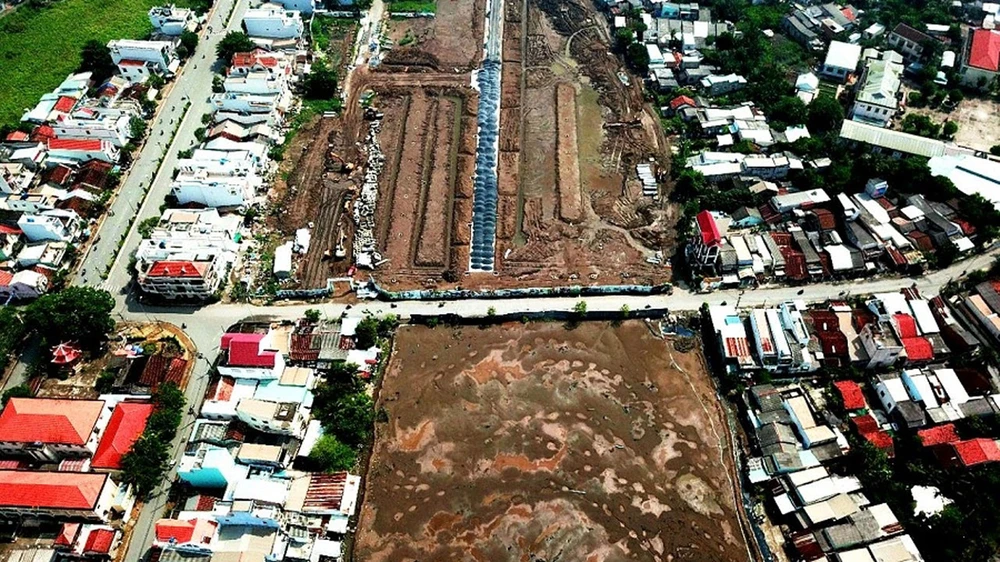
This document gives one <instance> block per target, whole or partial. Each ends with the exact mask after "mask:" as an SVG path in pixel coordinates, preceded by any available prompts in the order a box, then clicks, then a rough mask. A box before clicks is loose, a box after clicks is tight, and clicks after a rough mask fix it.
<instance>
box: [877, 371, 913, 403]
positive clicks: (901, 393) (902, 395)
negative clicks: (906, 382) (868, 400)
mask: <svg viewBox="0 0 1000 562" xmlns="http://www.w3.org/2000/svg"><path fill="white" fill-rule="evenodd" d="M880 382H881V383H882V385H883V386H885V389H886V391H888V393H889V397H890V398H892V400H893V401H894V402H905V401H907V400H909V399H910V395H909V394H907V393H906V387H905V386H903V380H902V379H900V378H899V377H886V378H884V379H882V380H881V381H880Z"/></svg>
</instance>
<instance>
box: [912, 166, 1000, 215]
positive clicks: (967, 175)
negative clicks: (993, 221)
mask: <svg viewBox="0 0 1000 562" xmlns="http://www.w3.org/2000/svg"><path fill="white" fill-rule="evenodd" d="M927 167H928V168H930V170H931V174H932V175H935V176H944V177H946V178H948V179H950V180H951V181H952V183H954V184H955V187H956V188H958V190H959V191H961V192H962V193H964V194H966V195H972V194H974V193H978V194H979V195H981V196H983V197H984V198H985V199H986V200H987V201H989V202H991V203H993V206H994V207H996V208H997V209H1000V162H994V161H992V160H987V159H985V158H976V157H975V156H972V155H968V154H958V155H951V156H943V155H936V156H935V157H934V158H931V159H930V161H929V162H928V163H927Z"/></svg>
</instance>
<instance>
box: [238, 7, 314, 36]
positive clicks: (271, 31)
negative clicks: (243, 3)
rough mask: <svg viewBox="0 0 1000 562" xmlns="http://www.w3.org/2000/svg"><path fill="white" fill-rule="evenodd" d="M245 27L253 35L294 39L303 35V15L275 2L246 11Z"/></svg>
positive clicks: (244, 17)
mask: <svg viewBox="0 0 1000 562" xmlns="http://www.w3.org/2000/svg"><path fill="white" fill-rule="evenodd" d="M243 27H244V28H246V30H247V34H248V35H250V36H251V37H263V38H266V39H293V38H299V37H302V30H303V25H302V16H301V15H300V14H299V12H296V11H292V10H286V9H284V8H282V7H279V6H276V5H274V4H264V5H262V6H261V7H260V8H256V9H251V10H247V11H246V15H244V16H243Z"/></svg>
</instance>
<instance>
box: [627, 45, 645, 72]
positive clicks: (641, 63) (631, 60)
mask: <svg viewBox="0 0 1000 562" xmlns="http://www.w3.org/2000/svg"><path fill="white" fill-rule="evenodd" d="M625 62H626V63H628V66H629V68H631V69H632V70H633V71H634V72H636V73H637V74H642V75H645V74H646V73H647V72H649V51H647V50H646V46H645V45H643V44H641V43H632V44H631V45H629V46H628V48H627V49H626V50H625Z"/></svg>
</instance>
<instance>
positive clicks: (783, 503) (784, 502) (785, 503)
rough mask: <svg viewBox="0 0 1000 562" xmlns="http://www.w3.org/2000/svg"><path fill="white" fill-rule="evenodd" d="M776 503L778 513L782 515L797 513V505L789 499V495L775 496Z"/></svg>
mask: <svg viewBox="0 0 1000 562" xmlns="http://www.w3.org/2000/svg"><path fill="white" fill-rule="evenodd" d="M774 503H775V505H777V506H778V512H779V513H781V514H782V515H788V514H789V513H791V512H793V511H795V505H794V504H792V499H791V498H789V497H788V494H781V495H779V496H774Z"/></svg>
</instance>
